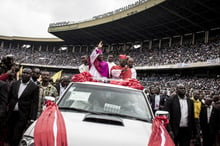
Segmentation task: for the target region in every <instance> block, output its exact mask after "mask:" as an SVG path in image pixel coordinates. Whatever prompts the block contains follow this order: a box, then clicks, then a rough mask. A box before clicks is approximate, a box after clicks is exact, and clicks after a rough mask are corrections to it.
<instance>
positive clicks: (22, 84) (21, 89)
mask: <svg viewBox="0 0 220 146" xmlns="http://www.w3.org/2000/svg"><path fill="white" fill-rule="evenodd" d="M29 82H30V81H28V82H27V83H23V82H22V81H21V84H20V86H19V90H18V99H19V98H20V97H21V95H22V93H23V92H24V90H25V88H26V87H27V85H28V84H29ZM14 111H18V102H17V103H16V105H15V108H14Z"/></svg>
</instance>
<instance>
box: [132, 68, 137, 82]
mask: <svg viewBox="0 0 220 146" xmlns="http://www.w3.org/2000/svg"><path fill="white" fill-rule="evenodd" d="M131 78H133V79H136V78H137V72H136V69H135V68H133V67H132V68H131Z"/></svg>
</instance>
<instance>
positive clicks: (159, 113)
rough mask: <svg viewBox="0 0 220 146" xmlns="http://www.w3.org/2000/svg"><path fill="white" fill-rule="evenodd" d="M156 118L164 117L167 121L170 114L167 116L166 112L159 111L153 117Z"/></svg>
mask: <svg viewBox="0 0 220 146" xmlns="http://www.w3.org/2000/svg"><path fill="white" fill-rule="evenodd" d="M156 116H166V117H167V118H168V119H170V114H169V112H168V111H160V110H158V111H156V113H155V117H156Z"/></svg>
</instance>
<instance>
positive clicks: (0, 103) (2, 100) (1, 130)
mask: <svg viewBox="0 0 220 146" xmlns="http://www.w3.org/2000/svg"><path fill="white" fill-rule="evenodd" d="M7 102H8V88H7V84H6V83H5V82H3V81H1V80H0V145H4V144H3V143H4V142H6V141H7V138H6V137H7V135H6V132H5V127H6V126H5V123H6V122H5V119H6V111H7V108H6V105H7Z"/></svg>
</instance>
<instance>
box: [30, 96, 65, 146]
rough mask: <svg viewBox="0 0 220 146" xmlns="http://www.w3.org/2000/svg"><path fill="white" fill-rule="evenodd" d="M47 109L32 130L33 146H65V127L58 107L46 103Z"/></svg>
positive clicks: (48, 102)
mask: <svg viewBox="0 0 220 146" xmlns="http://www.w3.org/2000/svg"><path fill="white" fill-rule="evenodd" d="M45 104H46V106H47V108H46V109H45V110H44V111H43V113H42V114H41V116H40V117H39V118H38V120H37V122H36V125H35V129H34V145H35V146H42V145H43V146H54V145H55V146H67V145H68V143H67V133H66V125H65V122H64V119H63V115H62V114H61V112H60V111H59V108H58V106H57V105H56V104H55V103H53V102H52V101H49V100H47V101H46V103H45Z"/></svg>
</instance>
